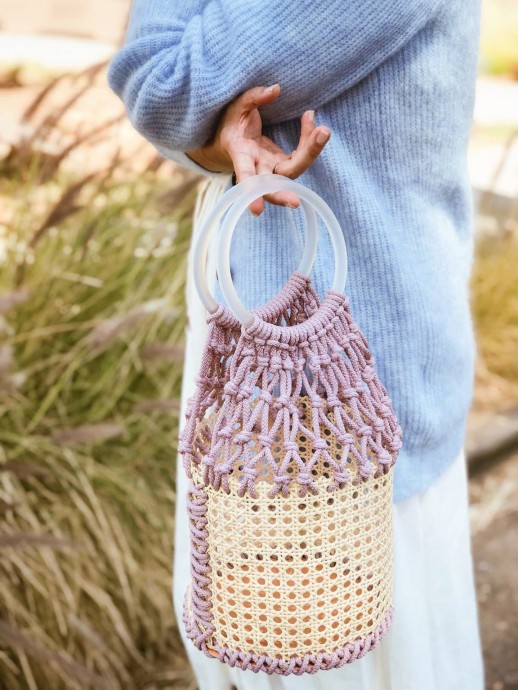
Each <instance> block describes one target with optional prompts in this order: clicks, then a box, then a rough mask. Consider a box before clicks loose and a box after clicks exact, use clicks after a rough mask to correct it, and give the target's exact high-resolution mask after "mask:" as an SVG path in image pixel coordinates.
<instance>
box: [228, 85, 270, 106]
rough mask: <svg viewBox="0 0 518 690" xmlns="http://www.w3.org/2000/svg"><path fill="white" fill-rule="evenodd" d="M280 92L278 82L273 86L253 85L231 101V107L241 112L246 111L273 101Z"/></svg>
mask: <svg viewBox="0 0 518 690" xmlns="http://www.w3.org/2000/svg"><path fill="white" fill-rule="evenodd" d="M280 92H281V87H280V85H279V84H273V86H255V87H254V88H252V89H248V91H244V92H243V93H242V94H241V95H240V96H238V98H236V99H235V101H234V102H233V107H234V108H236V109H238V110H240V111H241V112H242V113H248V112H250V111H251V110H254V109H255V108H260V107H261V106H263V105H269V104H270V103H273V101H275V99H276V98H277V97H278V95H279V94H280Z"/></svg>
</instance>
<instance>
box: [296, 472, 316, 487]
mask: <svg viewBox="0 0 518 690" xmlns="http://www.w3.org/2000/svg"><path fill="white" fill-rule="evenodd" d="M297 482H298V483H299V484H300V485H301V486H310V485H311V484H313V479H312V477H311V475H310V474H309V473H308V472H299V473H298V475H297Z"/></svg>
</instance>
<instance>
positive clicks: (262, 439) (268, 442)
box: [257, 434, 273, 448]
mask: <svg viewBox="0 0 518 690" xmlns="http://www.w3.org/2000/svg"><path fill="white" fill-rule="evenodd" d="M257 440H258V441H259V443H260V444H261V446H262V447H263V448H271V447H272V446H273V438H272V437H271V436H267V435H266V434H259V436H258V437H257Z"/></svg>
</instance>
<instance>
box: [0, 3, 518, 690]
mask: <svg viewBox="0 0 518 690" xmlns="http://www.w3.org/2000/svg"><path fill="white" fill-rule="evenodd" d="M45 8H46V9H45ZM127 8H128V3H127V2H126V1H125V0H112V1H111V2H109V3H102V2H100V1H99V0H92V2H91V3H89V5H88V8H86V7H85V8H77V7H76V5H75V4H74V3H73V0H70V2H69V3H68V4H67V3H63V2H61V3H58V2H52V0H49V2H48V3H45V2H42V3H39V4H38V5H37V6H36V5H35V3H34V2H32V1H31V0H18V1H17V2H16V3H15V2H14V0H7V2H6V5H5V6H4V5H3V9H2V12H1V13H0V113H1V115H0V123H1V135H0V592H1V595H0V687H1V688H5V689H6V690H47V689H51V690H61V689H71V690H84V689H87V688H95V689H96V690H102V689H103V688H107V689H110V690H119V689H124V690H133V689H142V690H152V689H155V688H157V689H158V688H195V683H194V681H193V678H192V675H191V672H190V670H189V667H188V665H187V662H186V660H185V656H184V652H183V649H182V646H181V642H180V638H179V634H178V631H177V626H176V622H175V620H174V617H173V609H172V602H171V572H172V549H173V539H172V537H173V520H174V474H175V455H176V448H175V443H176V432H177V426H178V410H179V394H180V386H181V369H182V362H183V330H184V326H185V308H184V285H185V267H186V253H187V250H188V245H189V237H190V229H191V216H192V211H193V207H194V202H195V197H196V189H197V186H198V182H199V178H197V177H196V176H194V175H193V174H191V173H189V172H188V171H186V170H182V169H178V168H175V166H174V165H173V164H172V163H169V162H166V161H163V160H162V159H160V158H159V157H158V156H156V154H155V152H154V150H153V149H152V148H151V147H150V146H148V145H147V144H146V143H145V142H143V141H142V140H140V139H139V138H138V136H137V135H136V134H135V133H134V132H132V130H131V128H130V127H129V125H128V123H127V122H126V121H125V119H124V116H123V114H122V112H121V108H120V104H119V103H118V102H117V101H116V99H115V97H113V96H112V94H111V93H110V92H109V90H108V88H107V86H106V82H105V78H106V75H105V60H106V58H107V57H108V56H109V55H110V54H111V53H112V52H113V50H114V47H115V45H116V43H117V40H118V39H119V38H120V36H121V35H122V31H123V26H124V19H125V15H126V12H127ZM64 9H66V10H67V11H64ZM101 17H102V20H101ZM483 27H484V30H483V35H482V54H481V79H480V83H479V87H478V90H477V108H476V112H475V123H474V128H473V136H472V146H471V149H470V170H471V173H472V179H473V186H474V194H475V203H476V208H477V219H476V235H477V249H476V260H475V264H474V269H473V277H472V295H473V315H474V320H475V325H476V328H477V333H478V341H479V361H478V363H477V383H476V394H475V401H474V408H473V414H472V418H471V419H472V421H471V427H472V429H473V430H474V434H475V438H479V437H480V429H481V428H482V430H483V429H484V428H485V427H484V426H483V424H482V422H481V421H480V420H485V421H484V423H487V419H488V418H489V419H490V420H491V419H493V418H494V416H495V415H499V414H500V413H502V412H503V413H505V414H507V412H508V411H509V410H511V411H512V410H513V409H514V408H515V407H516V405H517V401H518V360H517V357H516V353H517V346H518V289H517V268H516V267H517V266H518V142H517V138H518V107H515V106H516V104H517V103H518V6H517V5H516V3H515V2H513V0H488V1H487V2H486V4H485V6H484V20H483ZM491 415H493V416H491ZM512 418H513V415H512V414H511V419H512ZM499 419H500V417H499ZM506 419H507V417H506ZM493 426H494V424H493ZM477 430H478V436H477ZM482 433H483V432H482ZM512 457H513V458H514V456H512ZM514 459H515V458H514ZM514 459H513V462H512V464H509V465H505V466H499V468H498V470H497V471H495V470H491V474H490V476H489V477H488V475H487V473H486V474H483V475H481V474H480V473H478V474H477V476H476V477H474V478H473V479H472V501H473V529H474V535H475V546H476V547H477V554H479V558H478V561H477V562H480V563H482V564H484V563H486V561H485V560H484V559H485V558H490V556H487V555H486V552H485V551H484V549H485V548H486V547H485V545H486V542H487V541H488V540H489V536H487V537H486V536H484V535H486V533H487V529H489V528H490V526H491V524H492V523H493V522H494V521H495V520H496V519H501V518H502V516H503V515H505V520H506V524H508V523H509V525H510V529H511V530H515V527H516V520H512V519H510V516H511V518H512V517H513V516H515V513H514V512H513V510H515V509H516V503H515V498H516V496H518V488H517V487H518V476H516V475H517V472H516V462H515V461H514ZM502 467H504V469H502ZM505 468H507V469H505ZM488 495H489V498H488ZM511 503H512V504H513V505H514V509H511V508H510V507H509V506H510V505H511ZM513 533H514V532H513ZM479 535H480V545H479V546H477V541H476V540H477V539H478V538H479ZM484 569H485V570H486V571H488V572H489V571H491V568H489V570H488V568H486V566H485V565H484V567H482V569H481V570H482V571H484V572H485V570H484ZM491 572H492V571H491ZM496 576H500V573H499V572H497V573H496V575H495V577H496ZM491 577H493V575H491ZM491 577H489V575H488V576H487V577H485V576H484V574H483V573H482V575H480V578H479V589H480V593H481V594H480V597H481V607H482V614H483V616H485V618H484V619H483V626H484V625H485V623H484V621H485V620H486V618H487V621H488V622H487V627H488V630H487V631H486V633H485V635H486V638H485V640H486V643H487V647H488V650H489V648H491V649H490V650H489V651H488V653H487V663H488V688H490V689H491V690H504V689H507V688H518V666H517V665H516V659H515V658H514V656H515V655H513V653H512V650H513V646H514V649H515V651H516V648H515V645H516V635H515V636H514V637H513V635H512V634H511V635H510V634H509V629H510V626H513V625H515V624H516V627H518V610H517V609H516V607H515V608H514V609H513V608H512V607H511V605H510V604H509V606H508V607H506V610H505V611H504V612H503V613H500V612H498V614H497V615H496V614H495V612H494V609H495V607H496V605H493V604H492V606H491V609H490V610H489V609H488V613H487V616H486V613H485V608H484V607H485V602H487V601H489V600H491V588H492V587H494V578H493V580H491ZM509 577H510V576H509ZM509 577H507V575H503V578H504V581H505V582H504V584H505V583H507V582H508V580H509ZM488 587H489V589H488ZM504 589H505V587H504ZM513 611H514V613H513ZM513 615H514V616H516V619H512V616H513ZM495 616H496V617H495ZM509 616H511V618H509ZM499 625H500V627H498V626H499ZM489 628H491V629H489ZM515 630H516V628H515ZM495 631H496V632H495ZM498 631H500V633H501V634H500V635H498V634H497V633H498ZM483 632H484V630H483ZM495 635H496V637H495ZM498 645H500V647H498ZM497 647H498V649H500V651H499V652H498V654H497V655H495V652H494V650H495V649H496V648H497ZM463 690H464V689H463ZM465 690H468V689H465Z"/></svg>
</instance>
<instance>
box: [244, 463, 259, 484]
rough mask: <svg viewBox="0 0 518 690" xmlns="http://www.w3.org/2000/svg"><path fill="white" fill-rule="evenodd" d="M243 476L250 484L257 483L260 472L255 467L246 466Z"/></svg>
mask: <svg viewBox="0 0 518 690" xmlns="http://www.w3.org/2000/svg"><path fill="white" fill-rule="evenodd" d="M243 475H244V476H245V477H246V478H247V480H248V481H249V482H255V480H256V479H257V475H258V472H257V470H256V469H255V467H250V465H244V467H243Z"/></svg>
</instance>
